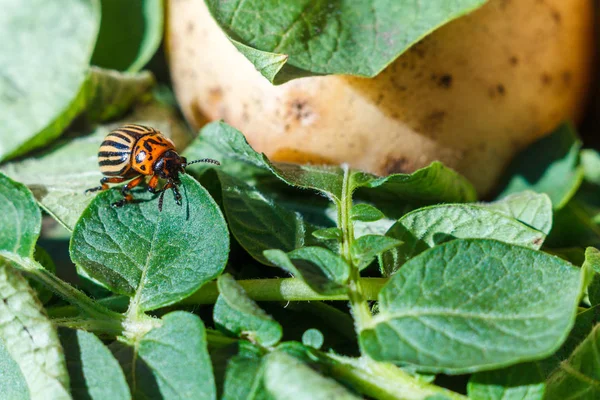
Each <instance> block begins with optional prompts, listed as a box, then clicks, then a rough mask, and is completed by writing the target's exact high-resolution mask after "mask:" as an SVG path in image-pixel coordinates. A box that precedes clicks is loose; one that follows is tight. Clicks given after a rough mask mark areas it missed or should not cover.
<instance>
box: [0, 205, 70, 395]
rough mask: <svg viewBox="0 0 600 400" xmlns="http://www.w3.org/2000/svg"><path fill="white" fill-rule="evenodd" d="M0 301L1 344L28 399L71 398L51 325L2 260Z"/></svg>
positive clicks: (18, 276)
mask: <svg viewBox="0 0 600 400" xmlns="http://www.w3.org/2000/svg"><path fill="white" fill-rule="evenodd" d="M0 208H3V207H2V205H1V204H0ZM2 211H3V210H2ZM0 300H1V301H0V341H1V342H4V345H5V346H6V350H7V351H8V353H9V354H10V356H11V357H12V359H13V360H15V361H16V362H17V364H18V365H19V367H20V369H21V373H22V374H23V376H24V377H25V381H26V382H27V387H28V388H29V393H30V396H31V399H47V398H52V399H70V398H71V396H70V395H69V393H68V391H67V389H68V387H69V375H68V374H67V365H66V363H65V358H64V355H63V351H62V348H61V346H60V342H59V340H58V335H57V334H56V331H55V329H54V326H53V325H52V323H51V322H50V320H49V319H48V317H47V316H46V314H45V312H44V310H43V308H42V305H41V304H40V302H39V301H38V300H37V299H36V297H35V294H34V293H33V291H32V290H31V288H30V287H29V285H28V284H27V281H26V280H25V278H23V276H22V275H21V274H20V273H19V272H17V271H16V270H15V269H13V268H12V267H11V266H10V264H9V263H8V262H5V261H3V260H1V259H0ZM0 380H2V379H0Z"/></svg>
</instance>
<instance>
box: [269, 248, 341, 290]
mask: <svg viewBox="0 0 600 400" xmlns="http://www.w3.org/2000/svg"><path fill="white" fill-rule="evenodd" d="M263 254H264V255H265V257H266V258H267V260H269V261H270V262H271V263H272V264H274V265H277V266H278V267H280V268H283V269H284V270H286V271H288V272H289V273H291V274H293V275H294V276H296V277H298V278H300V279H302V280H303V281H304V282H306V283H307V284H308V286H310V288H311V289H313V290H314V291H315V292H317V293H321V294H329V295H334V294H341V293H345V292H346V287H345V286H344V284H345V283H346V281H347V280H348V277H349V276H350V267H349V266H348V264H346V262H345V261H344V260H343V259H342V258H341V257H340V256H338V255H337V254H334V253H333V252H332V251H330V250H327V249H325V248H323V247H302V248H300V249H296V250H294V251H292V252H289V253H287V254H286V253H285V252H283V251H281V250H266V251H264V252H263Z"/></svg>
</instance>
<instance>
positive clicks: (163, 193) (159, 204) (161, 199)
mask: <svg viewBox="0 0 600 400" xmlns="http://www.w3.org/2000/svg"><path fill="white" fill-rule="evenodd" d="M164 198H165V191H164V190H163V191H162V192H161V194H160V196H159V197H158V211H161V212H162V206H163V199H164Z"/></svg>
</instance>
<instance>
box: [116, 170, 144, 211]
mask: <svg viewBox="0 0 600 400" xmlns="http://www.w3.org/2000/svg"><path fill="white" fill-rule="evenodd" d="M143 180H144V175H140V176H138V177H137V178H135V179H134V180H132V181H131V182H129V183H128V184H127V185H125V186H123V187H122V188H121V194H122V195H123V197H124V198H123V199H121V200H119V201H116V202H114V203H112V204H111V206H113V207H123V206H124V205H125V204H127V203H131V202H132V201H133V196H132V195H131V193H129V191H130V190H131V189H133V188H134V187H136V186H137V185H139V184H140V183H142V181H143Z"/></svg>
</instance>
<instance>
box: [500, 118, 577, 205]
mask: <svg viewBox="0 0 600 400" xmlns="http://www.w3.org/2000/svg"><path fill="white" fill-rule="evenodd" d="M580 148H581V141H580V140H579V138H578V137H577V134H576V132H575V128H574V127H573V126H572V125H570V124H567V123H565V124H563V125H561V126H560V127H558V128H557V129H556V130H555V131H554V132H553V133H552V134H550V135H548V136H546V137H543V138H542V139H540V140H538V141H537V142H535V143H533V144H532V145H530V146H529V147H527V148H526V149H525V150H523V151H522V152H521V153H519V154H518V155H517V156H516V157H515V158H514V160H513V161H512V163H511V165H510V166H509V168H508V170H507V177H508V179H507V180H508V183H507V184H506V187H505V188H504V190H503V191H502V193H501V194H500V196H499V197H500V198H502V197H504V196H507V195H509V194H512V193H517V192H522V191H524V190H533V191H534V192H538V193H546V194H547V195H548V196H549V197H550V200H552V205H553V206H554V208H555V209H560V208H562V207H563V206H564V205H565V204H567V202H568V201H569V199H570V198H571V197H573V195H574V194H575V192H576V191H577V188H578V187H579V185H580V184H581V181H582V179H583V168H582V167H581V166H579V149H580Z"/></svg>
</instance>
